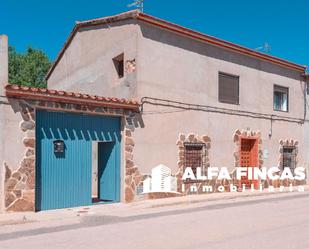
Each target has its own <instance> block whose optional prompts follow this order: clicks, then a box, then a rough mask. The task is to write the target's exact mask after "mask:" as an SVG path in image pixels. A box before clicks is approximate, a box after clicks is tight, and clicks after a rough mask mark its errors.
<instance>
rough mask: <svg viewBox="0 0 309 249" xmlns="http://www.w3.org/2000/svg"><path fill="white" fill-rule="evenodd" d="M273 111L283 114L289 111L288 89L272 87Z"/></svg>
mask: <svg viewBox="0 0 309 249" xmlns="http://www.w3.org/2000/svg"><path fill="white" fill-rule="evenodd" d="M274 110H276V111H284V112H287V111H288V110H289V88H287V87H283V86H277V85H274Z"/></svg>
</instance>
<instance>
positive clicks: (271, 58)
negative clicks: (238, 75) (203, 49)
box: [137, 13, 307, 72]
mask: <svg viewBox="0 0 309 249" xmlns="http://www.w3.org/2000/svg"><path fill="white" fill-rule="evenodd" d="M137 19H138V20H141V21H144V22H147V23H149V24H152V25H156V26H159V27H161V28H164V29H168V30H170V31H173V32H175V33H179V34H182V35H185V36H188V37H191V38H194V39H197V40H201V41H204V42H207V43H210V44H212V45H215V46H218V47H223V48H226V49H229V50H233V51H235V52H238V53H242V54H245V55H249V56H252V57H255V58H259V59H262V60H265V61H269V62H272V63H275V64H279V65H281V66H285V67H288V68H292V69H294V70H297V71H300V72H304V71H305V70H306V68H307V67H306V66H304V65H299V64H296V63H293V62H290V61H287V60H284V59H281V58H278V57H275V56H272V55H268V54H265V53H261V52H258V51H256V50H253V49H250V48H246V47H243V46H240V45H238V44H235V43H232V42H228V41H225V40H222V39H219V38H216V37H213V36H210V35H206V34H203V33H200V32H197V31H194V30H191V29H187V28H185V27H182V26H179V25H177V24H174V23H170V22H168V21H165V20H162V19H159V18H157V17H153V16H150V15H148V14H145V13H139V14H138V17H137Z"/></svg>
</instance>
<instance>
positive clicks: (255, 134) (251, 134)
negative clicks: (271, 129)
mask: <svg viewBox="0 0 309 249" xmlns="http://www.w3.org/2000/svg"><path fill="white" fill-rule="evenodd" d="M241 138H253V139H257V140H258V146H259V148H258V157H259V158H258V160H259V168H261V167H262V166H263V163H264V161H263V150H262V138H261V132H260V131H254V130H251V129H250V128H249V129H247V130H244V129H243V130H240V129H237V130H236V131H235V132H234V136H233V140H234V143H235V150H234V158H235V163H234V166H235V167H239V166H240V164H239V161H240V146H241V144H240V140H241Z"/></svg>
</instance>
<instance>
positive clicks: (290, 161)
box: [282, 146, 296, 172]
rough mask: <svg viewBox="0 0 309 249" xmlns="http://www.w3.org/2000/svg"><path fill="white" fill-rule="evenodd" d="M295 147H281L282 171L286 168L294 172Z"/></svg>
mask: <svg viewBox="0 0 309 249" xmlns="http://www.w3.org/2000/svg"><path fill="white" fill-rule="evenodd" d="M295 161H296V160H295V147H294V146H292V147H290V146H285V147H283V157H282V166H283V169H284V168H286V167H288V168H290V169H291V170H292V172H294V169H295V167H296V163H295Z"/></svg>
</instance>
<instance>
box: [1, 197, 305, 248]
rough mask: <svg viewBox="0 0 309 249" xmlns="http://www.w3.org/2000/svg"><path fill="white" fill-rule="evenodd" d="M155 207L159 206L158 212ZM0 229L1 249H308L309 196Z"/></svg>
mask: <svg viewBox="0 0 309 249" xmlns="http://www.w3.org/2000/svg"><path fill="white" fill-rule="evenodd" d="M158 210H159V211H158ZM158 210H157V211H155V213H154V212H153V211H152V212H150V213H147V212H141V214H134V215H132V216H126V217H120V216H96V215H91V216H85V217H83V218H82V219H81V222H80V223H78V224H68V225H63V226H57V227H45V228H40V229H38V228H36V229H27V230H23V229H16V231H15V230H14V229H12V227H11V228H10V229H9V230H8V231H9V232H3V231H2V232H1V233H0V249H10V248H14V249H16V248H25V249H58V248H65V249H70V248H72V249H73V248H74V249H80V248H87V249H88V248H91V249H95V248H98V249H99V248H100V249H102V248H104V249H105V248H106V249H114V248H117V249H118V248H119V249H127V248H129V249H131V248H132V249H133V248H134V249H142V248H147V249H161V248H162V249H172V248H177V249H195V248H199V249H204V248H205V249H225V248H229V249H242V248H245V249H264V248H265V249H268V248H269V249H309V195H301V196H297V195H295V196H292V197H284V198H283V197H282V198H281V197H275V198H272V199H268V200H266V201H265V200H259V199H257V200H253V201H245V202H233V201H230V202H227V203H218V204H216V203H214V204H212V205H206V204H205V203H204V204H192V205H184V206H182V207H177V208H175V207H165V208H160V209H158Z"/></svg>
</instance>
